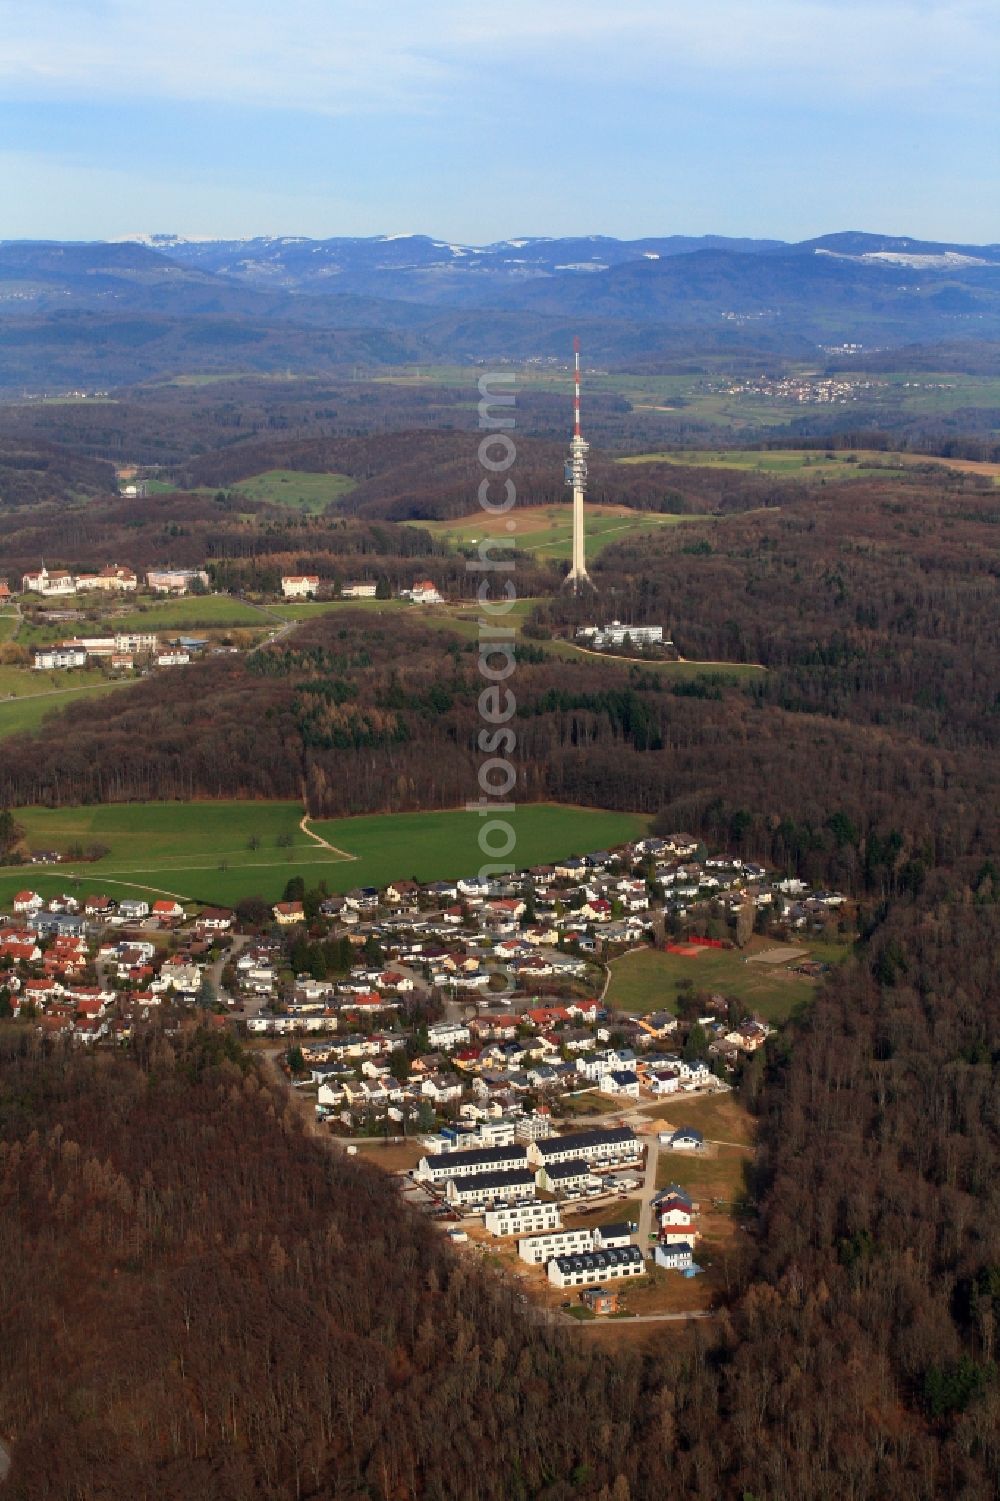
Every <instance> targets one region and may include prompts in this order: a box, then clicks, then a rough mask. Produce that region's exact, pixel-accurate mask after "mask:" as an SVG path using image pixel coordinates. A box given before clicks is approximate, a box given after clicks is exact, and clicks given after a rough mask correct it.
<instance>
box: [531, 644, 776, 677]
mask: <svg viewBox="0 0 1000 1501" xmlns="http://www.w3.org/2000/svg"><path fill="white" fill-rule="evenodd" d="M532 645H533V646H540V647H541V648H542V650H543V651H544V652H545V654H546V656H550V657H560V658H561V659H562V660H563V661H566V662H597V661H601V660H602V659H603V660H605V661H608V662H613V663H614V664H615V665H616V667H619V668H630V667H633V666H634V667H639V668H641V669H642V671H643V672H645V671H646V670H647V669H648V670H649V671H651V672H664V673H666V674H667V675H668V677H672V678H677V679H679V680H682V681H688V680H690V679H691V678H709V679H711V678H721V679H723V680H724V681H726V682H730V683H731V682H737V681H739V680H740V679H745V678H753V677H758V676H759V675H760V673H762V672H766V671H767V668H766V667H763V666H761V664H760V663H759V662H689V661H687V660H685V661H681V662H670V661H657V660H656V659H655V658H650V659H648V660H647V659H646V658H644V657H621V656H617V655H616V654H615V653H614V652H605V651H592V650H591V649H590V648H588V647H585V646H577V644H576V642H575V641H562V640H555V641H536V642H532Z"/></svg>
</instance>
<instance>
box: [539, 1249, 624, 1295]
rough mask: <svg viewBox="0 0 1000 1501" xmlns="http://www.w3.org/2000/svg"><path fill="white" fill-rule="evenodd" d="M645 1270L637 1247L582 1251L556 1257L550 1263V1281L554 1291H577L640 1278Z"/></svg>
mask: <svg viewBox="0 0 1000 1501" xmlns="http://www.w3.org/2000/svg"><path fill="white" fill-rule="evenodd" d="M645 1270H646V1264H645V1262H644V1261H643V1258H642V1252H641V1251H640V1249H639V1247H638V1246H619V1247H617V1248H616V1249H614V1250H610V1251H581V1252H579V1253H578V1254H576V1255H573V1256H556V1257H554V1258H553V1260H552V1261H550V1262H549V1281H550V1282H551V1283H552V1285H553V1286H554V1287H580V1286H582V1285H583V1283H585V1282H611V1281H614V1280H616V1279H618V1278H619V1277H641V1276H642V1275H643V1274H644V1272H645Z"/></svg>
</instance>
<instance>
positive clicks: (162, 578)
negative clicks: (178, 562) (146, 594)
mask: <svg viewBox="0 0 1000 1501" xmlns="http://www.w3.org/2000/svg"><path fill="white" fill-rule="evenodd" d="M208 582H209V580H208V574H207V573H206V572H205V570H204V568H153V569H151V570H150V571H149V572H148V573H147V574H146V586H147V588H149V589H152V590H153V592H154V593H156V594H187V592H188V590H189V589H191V588H192V586H193V585H195V584H200V585H201V586H202V587H203V588H205V589H207V588H208Z"/></svg>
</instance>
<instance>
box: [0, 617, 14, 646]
mask: <svg viewBox="0 0 1000 1501" xmlns="http://www.w3.org/2000/svg"><path fill="white" fill-rule="evenodd" d="M17 622H18V616H17V615H0V641H9V640H10V638H11V637H12V636H13V634H14V632H15V631H16V630H17Z"/></svg>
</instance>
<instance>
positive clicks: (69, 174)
mask: <svg viewBox="0 0 1000 1501" xmlns="http://www.w3.org/2000/svg"><path fill="white" fill-rule="evenodd" d="M998 78H1000V5H998V3H997V0H658V3H655V0H654V3H646V0H624V3H617V4H614V3H605V4H596V3H594V0H575V3H572V4H570V3H567V0H496V3H490V0H486V3H478V4H477V3H476V0H371V3H364V0H241V3H238V4H237V3H236V0H0V238H14V237H27V236H45V237H49V238H106V237H114V236H117V235H125V234H129V233H133V232H137V231H158V230H168V231H176V232H178V233H182V234H190V235H210V236H216V235H219V236H238V235H251V234H260V233H269V232H277V233H284V234H307V235H332V234H377V233H381V232H390V233H391V232H398V231H421V232H426V233H431V234H435V235H444V236H447V237H449V238H451V239H455V240H459V239H461V240H466V241H471V242H482V241H487V240H491V239H499V238H504V237H506V236H508V235H514V234H568V233H598V232H602V233H608V234H617V235H623V236H631V235H640V234H657V233H675V232H684V233H702V232H718V233H726V234H750V235H774V236H778V237H783V238H804V237H806V236H809V235H812V234H817V233H821V232H823V231H825V230H830V229H835V228H858V229H861V228H864V229H873V230H884V231H886V232H892V233H908V234H913V235H922V236H927V237H937V238H949V239H966V240H981V241H982V240H1000V129H998V125H1000V86H998Z"/></svg>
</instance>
